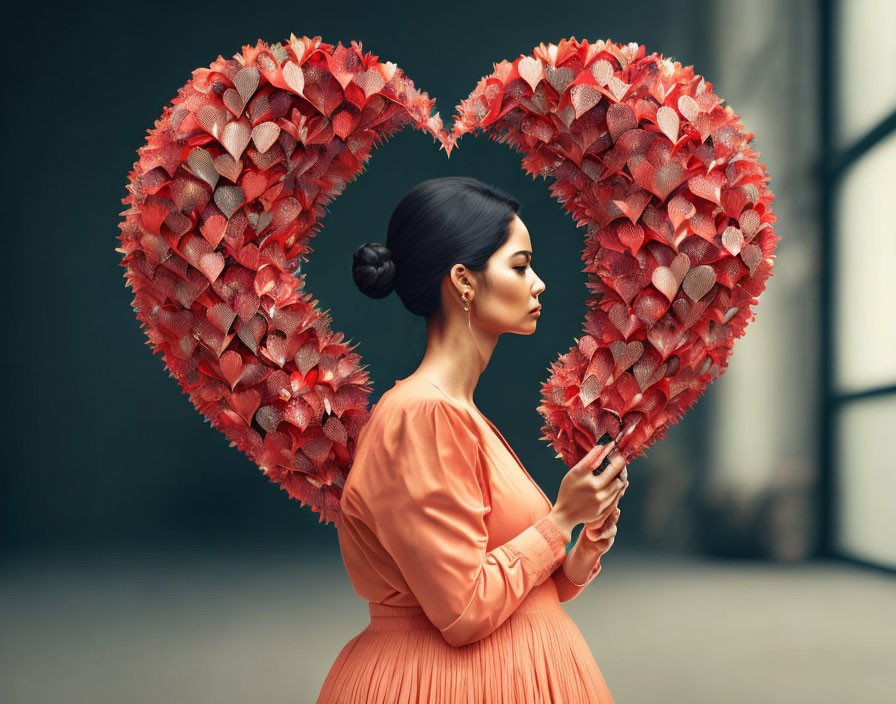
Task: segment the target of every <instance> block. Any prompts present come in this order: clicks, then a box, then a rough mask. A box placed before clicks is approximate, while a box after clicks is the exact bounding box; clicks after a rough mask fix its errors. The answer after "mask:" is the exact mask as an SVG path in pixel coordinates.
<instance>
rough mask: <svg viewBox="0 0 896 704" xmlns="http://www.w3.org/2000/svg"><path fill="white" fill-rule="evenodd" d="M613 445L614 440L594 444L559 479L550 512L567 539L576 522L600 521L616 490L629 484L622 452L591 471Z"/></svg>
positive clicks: (615, 496) (613, 504)
mask: <svg viewBox="0 0 896 704" xmlns="http://www.w3.org/2000/svg"><path fill="white" fill-rule="evenodd" d="M614 447H615V443H614V442H610V443H609V444H607V445H596V446H595V447H594V448H592V449H591V450H590V451H589V452H588V454H586V455H585V457H583V458H582V459H581V461H579V462H578V463H577V464H576V465H575V466H574V467H572V468H571V469H570V470H569V471H568V472H567V473H566V476H565V477H564V478H563V481H562V482H561V483H560V491H559V492H558V495H557V502H556V503H555V504H554V507H553V508H552V509H551V514H552V518H553V519H554V522H555V523H556V524H557V526H558V527H559V528H560V530H561V532H562V533H563V534H564V535H565V537H566V540H567V542H568V541H569V538H570V537H571V536H572V529H573V528H575V527H576V526H577V525H578V524H579V523H586V524H588V523H593V522H602V521H603V520H604V519H605V518H606V517H607V515H608V513H609V511H610V510H611V509H612V508H614V507H615V502H616V501H617V500H618V496H619V495H620V494H619V492H620V491H622V490H623V489H624V488H625V487H626V486H627V484H628V471H627V465H626V463H625V459H624V458H623V457H622V456H621V455H615V456H614V457H613V458H612V459H611V461H610V464H609V466H608V467H607V468H606V469H605V470H604V471H602V472H601V473H600V474H598V475H595V474H594V470H595V468H597V467H599V466H600V464H601V462H602V461H603V459H604V457H606V456H607V455H608V454H609V453H610V452H611V451H612V450H613V448H614Z"/></svg>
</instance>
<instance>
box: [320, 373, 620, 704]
mask: <svg viewBox="0 0 896 704" xmlns="http://www.w3.org/2000/svg"><path fill="white" fill-rule="evenodd" d="M340 506H341V509H342V522H341V525H340V526H339V529H338V535H339V547H340V551H341V552H342V557H343V560H344V561H345V567H346V570H347V572H348V576H349V579H350V580H351V583H352V586H353V587H354V589H355V592H356V593H357V594H358V596H359V597H360V598H361V599H364V600H365V601H367V602H369V604H368V606H369V610H370V624H369V625H368V626H367V627H366V628H365V629H364V630H363V631H362V632H361V633H359V634H358V635H357V636H355V637H354V638H352V639H351V640H350V641H349V642H348V643H347V644H346V645H345V647H344V648H343V649H342V651H341V652H340V653H339V655H338V657H337V658H336V661H335V663H334V664H333V667H332V668H331V670H330V672H329V673H328V675H327V677H326V679H325V681H324V684H323V687H322V689H321V692H320V694H319V697H318V699H317V702H318V704H336V703H337V702H339V703H346V704H356V703H362V702H363V703H366V704H374V703H377V704H379V703H381V702H382V703H386V702H388V703H389V704H394V703H396V702H399V703H406V702H433V703H439V704H442V703H444V704H458V703H460V702H471V703H472V702H476V703H479V702H486V703H488V704H500V703H503V702H506V703H507V704H528V703H530V702H536V703H538V702H564V703H565V704H575V703H577V702H582V703H585V702H588V703H589V704H613V698H612V697H611V696H610V692H609V690H608V688H607V685H606V683H605V681H604V678H603V676H602V674H601V672H600V669H599V668H598V666H597V663H596V662H595V660H594V656H593V655H592V653H591V651H590V649H589V648H588V645H587V643H586V642H585V640H584V638H583V637H582V634H581V632H580V631H579V629H578V628H577V627H576V625H575V623H574V622H573V621H572V619H571V618H570V617H569V615H568V614H567V613H566V612H565V611H564V610H563V608H562V607H561V606H560V602H564V601H569V600H570V599H572V598H574V597H575V596H576V595H577V594H579V592H581V591H582V589H583V588H584V587H585V586H586V585H587V584H588V583H590V582H591V581H592V580H593V579H594V577H595V576H596V575H597V574H598V572H599V571H600V561H599V560H598V561H596V562H595V565H594V567H593V568H592V571H591V575H590V577H589V579H588V581H587V582H586V583H585V584H575V583H573V582H572V581H570V579H569V578H568V577H567V576H566V572H565V571H564V569H563V561H564V560H565V558H566V544H565V541H564V539H563V535H562V534H561V533H560V531H559V529H558V528H557V526H556V524H555V523H554V522H553V520H552V519H551V518H550V516H548V515H547V514H548V513H549V511H550V509H551V507H552V504H551V501H550V499H548V497H547V496H546V495H545V494H544V492H543V491H542V490H541V489H540V488H539V487H538V485H537V484H536V483H535V481H534V480H533V479H532V478H531V476H529V473H528V472H527V471H526V469H525V467H523V465H522V463H521V462H520V460H519V458H518V457H517V456H516V453H514V452H513V450H512V449H511V448H510V445H508V444H507V441H506V440H505V439H504V437H503V436H502V435H501V433H500V432H499V431H498V429H497V428H496V427H495V426H494V425H493V424H492V423H491V421H489V420H488V419H486V418H485V417H484V416H482V415H481V414H479V413H474V412H473V411H471V410H468V409H467V408H466V407H465V406H463V405H461V404H459V403H457V402H455V401H454V400H453V399H451V397H449V396H448V395H447V394H445V393H444V392H443V391H442V390H441V389H440V388H439V387H437V386H435V385H434V384H432V383H430V382H428V381H426V380H424V379H419V378H413V377H409V378H407V379H401V380H398V381H397V382H396V383H395V386H393V387H392V388H391V389H389V390H388V391H386V392H385V393H384V394H383V395H382V396H381V398H380V400H379V401H378V402H377V403H376V404H375V405H374V407H373V409H372V412H371V415H370V419H369V420H368V422H367V424H366V425H365V426H364V427H363V428H362V429H361V433H360V434H359V436H358V443H357V446H356V451H355V458H354V463H353V465H352V468H351V470H350V471H349V473H348V478H347V480H346V483H345V485H344V487H343V492H342V500H341V504H340Z"/></svg>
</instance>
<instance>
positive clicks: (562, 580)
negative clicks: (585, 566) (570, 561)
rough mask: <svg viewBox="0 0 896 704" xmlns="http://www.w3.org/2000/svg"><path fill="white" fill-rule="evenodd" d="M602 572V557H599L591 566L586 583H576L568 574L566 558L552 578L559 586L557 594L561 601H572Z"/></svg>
mask: <svg viewBox="0 0 896 704" xmlns="http://www.w3.org/2000/svg"><path fill="white" fill-rule="evenodd" d="M599 572H600V558H599V557H598V558H597V559H596V560H595V562H594V567H592V568H591V574H590V575H588V579H587V580H585V583H584V584H576V583H575V582H573V581H572V580H571V579H570V578H569V575H568V574H566V560H565V559H564V561H563V563H562V564H561V565H560V566H559V567H558V568H557V569H555V570H554V572H553V573H552V574H551V578H552V579H553V580H554V584H555V585H556V586H557V594H558V595H559V597H560V601H561V603H562V602H566V601H572V600H573V599H575V598H576V597H577V596H578V595H579V594H581V593H582V590H583V589H584V588H585V587H587V586H588V585H589V584H591V582H592V581H594V578H595V577H597V575H598V573H599Z"/></svg>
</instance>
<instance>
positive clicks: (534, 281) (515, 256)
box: [472, 213, 545, 335]
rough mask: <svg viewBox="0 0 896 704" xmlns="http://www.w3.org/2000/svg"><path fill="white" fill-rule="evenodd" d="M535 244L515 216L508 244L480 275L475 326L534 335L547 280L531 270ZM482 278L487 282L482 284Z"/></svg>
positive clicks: (496, 330)
mask: <svg viewBox="0 0 896 704" xmlns="http://www.w3.org/2000/svg"><path fill="white" fill-rule="evenodd" d="M531 262H532V242H531V240H530V239H529V231H528V230H527V229H526V226H525V225H524V224H523V221H522V220H520V217H519V215H516V213H514V218H513V220H512V221H511V223H510V235H509V236H508V238H507V241H506V242H505V243H504V244H503V245H501V247H499V248H498V250H497V251H495V253H494V254H492V256H491V257H489V260H488V263H487V264H486V268H485V271H484V272H479V273H478V276H477V278H478V279H479V285H478V286H476V291H475V295H474V297H473V304H472V310H473V311H475V315H476V323H477V325H478V326H480V327H484V328H486V329H488V330H490V331H492V332H494V333H497V334H500V333H502V332H513V333H517V334H521V335H531V334H532V333H533V332H535V327H536V325H537V323H538V314H537V313H533V312H532V309H533V308H535V307H537V306H539V301H538V296H539V294H541V292H542V291H544V289H545V284H544V281H542V280H541V279H540V278H538V275H537V274H536V273H535V270H534V269H533V268H532V264H531ZM483 276H484V277H485V278H486V279H487V282H483V281H482V278H483Z"/></svg>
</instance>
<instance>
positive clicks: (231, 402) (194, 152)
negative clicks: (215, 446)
mask: <svg viewBox="0 0 896 704" xmlns="http://www.w3.org/2000/svg"><path fill="white" fill-rule="evenodd" d="M171 102H172V104H171V106H166V108H165V109H164V112H163V114H162V117H161V118H160V119H159V120H158V121H157V122H156V123H155V126H154V128H153V129H152V130H150V131H149V135H148V137H147V138H146V144H145V145H143V146H142V147H140V149H139V150H138V156H139V160H138V161H137V162H136V163H135V164H134V169H133V170H132V171H131V172H130V174H129V178H130V183H129V184H128V186H127V188H128V191H129V194H128V196H127V197H126V198H124V199H123V201H122V202H124V203H125V204H126V205H128V206H129V208H128V209H127V210H126V211H124V212H123V213H121V215H123V216H124V220H123V222H121V223H120V225H119V227H120V229H121V234H120V235H119V240H120V242H121V247H120V248H118V249H117V250H116V251H119V252H121V253H122V254H123V255H124V256H123V260H122V262H121V264H122V266H124V267H126V272H125V274H124V277H125V279H126V282H127V283H126V285H128V286H131V287H132V288H133V291H134V302H133V308H134V310H135V312H136V314H137V318H138V319H139V320H140V322H141V327H142V328H143V329H144V330H145V332H146V335H147V337H148V338H149V344H150V345H151V346H152V349H153V352H154V353H161V354H162V357H163V360H164V363H165V365H166V366H167V368H168V370H169V371H170V373H171V375H172V376H173V377H174V378H175V379H177V381H178V383H179V384H180V386H181V388H182V389H183V391H184V392H185V393H188V394H189V397H190V400H191V402H192V403H193V405H194V406H195V407H196V409H197V410H198V411H199V412H200V413H202V414H203V415H204V416H205V417H206V418H207V419H208V420H209V421H210V422H211V424H212V425H213V426H214V427H215V428H217V429H219V430H220V431H221V432H223V433H224V434H225V435H226V436H227V437H228V438H229V439H230V441H231V446H233V445H235V446H236V447H237V448H238V449H239V450H240V451H242V452H244V453H246V454H247V455H248V456H249V458H250V459H252V461H254V462H255V463H257V464H258V466H259V467H260V468H261V470H262V471H263V472H264V474H265V475H266V476H267V477H268V478H269V479H270V480H271V481H274V482H277V483H279V484H280V485H281V487H282V488H284V489H285V490H286V491H287V492H288V493H289V495H290V496H292V497H293V498H297V499H298V500H299V501H300V502H301V503H302V505H305V504H308V505H310V506H311V508H312V509H313V510H314V511H316V512H319V513H320V514H321V515H320V521H326V522H333V523H334V524H336V525H338V523H339V519H340V514H339V499H340V496H341V488H342V486H343V484H344V481H345V477H346V475H347V473H348V471H349V469H350V467H351V463H352V457H353V451H354V447H355V440H356V438H357V436H358V433H359V431H360V429H361V428H362V427H363V425H364V423H365V422H366V421H367V418H368V417H369V410H368V396H369V393H370V391H371V388H370V386H369V385H368V375H367V373H366V372H365V371H364V369H365V366H364V365H360V364H359V362H360V356H359V355H358V354H356V353H354V352H352V350H353V349H354V348H355V347H356V346H357V345H348V344H347V343H346V342H344V341H343V335H342V333H339V332H332V331H331V330H330V327H329V325H330V322H331V321H330V318H329V317H328V316H327V315H326V311H324V312H321V311H320V310H319V309H318V307H317V303H318V301H316V300H313V299H312V296H311V294H310V293H307V292H305V290H304V274H303V273H302V265H303V263H304V262H305V261H307V260H306V259H305V257H304V255H305V254H307V253H308V252H309V251H310V247H309V242H310V240H311V239H312V237H313V236H314V235H315V234H316V232H317V231H318V230H319V229H320V219H321V218H322V217H323V215H324V206H325V205H326V204H328V203H330V202H332V200H333V199H334V198H335V197H336V196H338V195H339V194H340V193H341V192H342V191H343V190H344V189H345V186H346V184H348V183H349V182H351V181H353V180H354V179H356V178H357V177H358V175H360V174H361V173H362V172H363V170H364V164H365V162H366V161H367V159H369V158H370V154H371V152H372V150H373V148H374V146H375V145H377V144H378V143H379V142H382V141H384V140H386V139H387V138H388V137H390V136H391V135H392V134H393V133H394V132H396V131H397V130H398V129H400V128H402V127H404V126H406V125H409V124H410V125H413V126H414V128H415V129H418V130H422V131H425V132H427V133H429V134H431V135H432V136H433V137H434V138H435V139H436V140H437V141H438V142H439V143H440V145H441V148H444V149H445V151H446V153H447V155H448V156H450V154H451V150H452V148H453V147H454V146H455V144H456V142H457V140H458V139H459V138H460V137H461V136H462V135H464V134H466V133H468V132H474V131H475V130H476V129H477V128H479V129H481V130H483V131H484V132H485V133H486V134H487V135H488V137H489V138H490V139H492V140H494V141H499V142H506V143H508V144H510V145H511V146H512V147H513V148H514V149H516V150H517V151H520V152H522V153H523V154H524V156H523V159H522V165H523V168H524V169H525V170H526V171H527V172H528V173H530V174H532V175H533V176H534V175H540V176H542V177H544V178H547V177H548V176H551V177H552V178H553V179H554V180H553V183H552V184H551V186H550V190H551V193H552V194H553V195H554V197H556V198H557V199H558V200H559V201H560V203H561V204H562V205H563V206H564V207H565V208H566V210H567V211H568V212H569V213H570V214H571V215H572V217H573V218H574V220H575V221H576V223H577V225H578V226H582V225H584V226H586V228H587V229H586V236H585V247H584V252H583V261H584V262H585V271H586V272H587V273H588V275H589V277H588V283H587V285H588V289H589V291H590V292H591V295H590V297H589V300H588V308H589V310H588V311H587V313H586V316H585V322H584V326H583V333H584V334H583V336H582V337H581V338H580V339H578V340H576V345H575V346H574V347H573V348H571V349H570V350H569V351H568V352H567V353H565V354H563V355H562V356H560V358H559V360H558V361H557V362H555V363H553V365H552V367H551V375H550V377H549V378H548V380H547V381H545V382H544V384H543V386H542V401H543V402H542V404H541V405H539V407H538V410H539V412H540V413H541V414H542V416H543V417H544V419H545V421H546V423H545V425H544V426H543V427H542V433H543V436H542V437H543V439H545V440H547V441H548V442H550V443H551V445H552V446H553V447H554V449H555V450H556V451H557V453H558V457H561V458H562V459H563V461H564V462H565V463H566V464H567V465H572V464H574V463H575V462H576V461H578V460H579V459H580V458H581V457H582V456H583V455H584V454H585V452H587V451H588V450H589V449H590V448H591V447H592V446H593V445H594V444H595V442H597V441H598V440H600V439H601V438H602V437H604V436H606V435H609V436H610V437H612V438H615V439H617V447H618V451H619V452H620V453H621V454H622V455H623V456H624V457H625V459H626V461H630V460H631V459H632V458H634V457H635V456H637V455H639V454H643V452H644V450H645V449H646V448H647V447H648V446H649V445H650V444H652V443H653V442H655V441H657V440H659V439H661V438H662V437H663V436H664V434H665V431H666V429H667V428H668V427H669V426H670V425H672V424H674V423H676V422H678V420H680V419H681V417H682V415H683V414H684V413H685V412H686V411H687V410H688V409H689V408H690V407H691V406H692V405H693V404H694V403H695V402H696V400H697V398H698V397H699V396H700V395H701V394H702V393H703V391H704V390H705V389H706V386H707V384H708V383H710V382H711V381H712V380H714V379H715V378H717V377H718V376H719V375H720V374H721V373H722V372H723V371H724V369H725V368H726V366H727V361H728V357H729V356H730V354H731V348H732V345H733V344H734V340H735V339H736V338H737V337H739V336H741V335H742V334H743V333H744V328H745V326H746V325H747V324H748V323H749V322H750V321H751V320H752V319H753V318H754V317H755V314H754V312H753V311H752V310H751V309H750V306H751V305H754V304H756V303H757V300H756V298H755V297H756V296H758V295H759V294H760V293H761V292H762V291H763V289H764V287H765V282H766V280H767V279H768V277H769V276H771V274H772V266H773V263H774V250H775V246H776V244H777V241H778V240H779V239H780V238H778V237H777V236H776V235H775V234H774V231H773V228H772V223H774V221H775V216H774V215H773V214H772V212H771V210H770V205H771V202H772V199H773V196H772V193H771V192H770V191H769V189H768V188H767V185H766V184H767V181H768V179H767V177H766V176H765V166H764V165H762V164H761V163H760V162H759V161H758V154H757V153H756V152H755V151H753V150H752V149H751V148H750V147H749V144H748V143H749V141H750V139H751V138H752V136H753V135H752V134H749V133H746V132H745V131H744V129H743V127H742V125H741V123H740V120H739V118H738V117H737V115H736V114H735V113H734V112H733V111H732V110H731V109H730V108H728V107H723V106H722V105H721V100H720V99H719V98H718V97H716V96H715V95H714V94H713V92H712V85H711V84H710V83H709V82H707V81H705V80H704V79H703V78H702V77H700V76H698V75H695V74H694V72H693V70H692V68H691V67H682V66H681V65H680V64H679V63H677V62H672V61H670V60H669V59H665V58H663V57H662V56H659V55H657V54H650V55H647V54H646V53H645V49H644V47H643V46H640V45H637V44H627V45H618V44H615V43H613V42H610V41H597V42H595V43H589V42H587V41H578V40H575V39H574V38H573V39H571V40H569V41H567V40H563V41H560V42H559V44H556V45H555V44H548V45H545V44H541V45H539V46H538V47H536V48H535V49H534V50H533V52H532V54H531V55H529V56H520V57H519V58H518V59H516V60H514V61H513V62H508V61H502V62H501V63H499V64H495V66H494V71H493V73H491V74H490V75H488V76H485V77H484V78H482V79H481V80H480V81H479V83H478V84H477V86H476V88H475V89H474V90H473V92H472V93H471V94H470V96H469V97H468V98H466V99H465V100H463V101H462V102H461V103H460V105H458V106H457V110H458V114H457V115H455V121H454V124H453V127H452V130H451V133H450V134H449V133H448V132H446V131H445V129H444V127H443V124H442V120H441V118H440V117H439V114H438V113H435V114H432V108H433V106H434V102H435V101H434V100H431V99H430V98H429V97H428V96H427V94H426V93H422V92H419V91H418V90H417V89H416V88H415V87H414V84H413V82H412V81H410V80H409V79H408V78H407V77H406V76H405V75H404V73H403V72H402V71H401V69H399V68H398V67H397V66H396V65H395V64H394V63H391V62H385V63H383V62H381V61H379V59H378V57H376V56H374V55H372V54H370V53H366V54H365V53H363V51H362V48H361V45H360V44H359V43H357V42H352V44H351V46H350V47H344V46H342V45H341V44H339V45H337V46H335V47H334V46H332V45H330V44H326V43H323V42H322V41H321V38H320V37H314V38H308V37H301V38H297V37H295V36H291V37H290V39H289V41H288V42H285V43H282V44H281V43H278V44H273V45H267V44H266V43H264V42H261V41H259V42H258V43H257V44H256V46H255V47H250V46H244V47H243V48H242V51H241V53H239V54H236V55H235V56H234V57H233V58H232V59H224V58H223V57H218V60H216V61H215V62H214V63H213V64H212V65H211V66H210V67H209V68H200V69H197V70H196V71H194V72H193V77H192V79H191V80H190V81H188V82H187V84H186V85H185V86H184V87H183V88H181V89H180V90H179V91H178V95H177V97H176V98H174V99H173V100H172V101H171Z"/></svg>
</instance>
